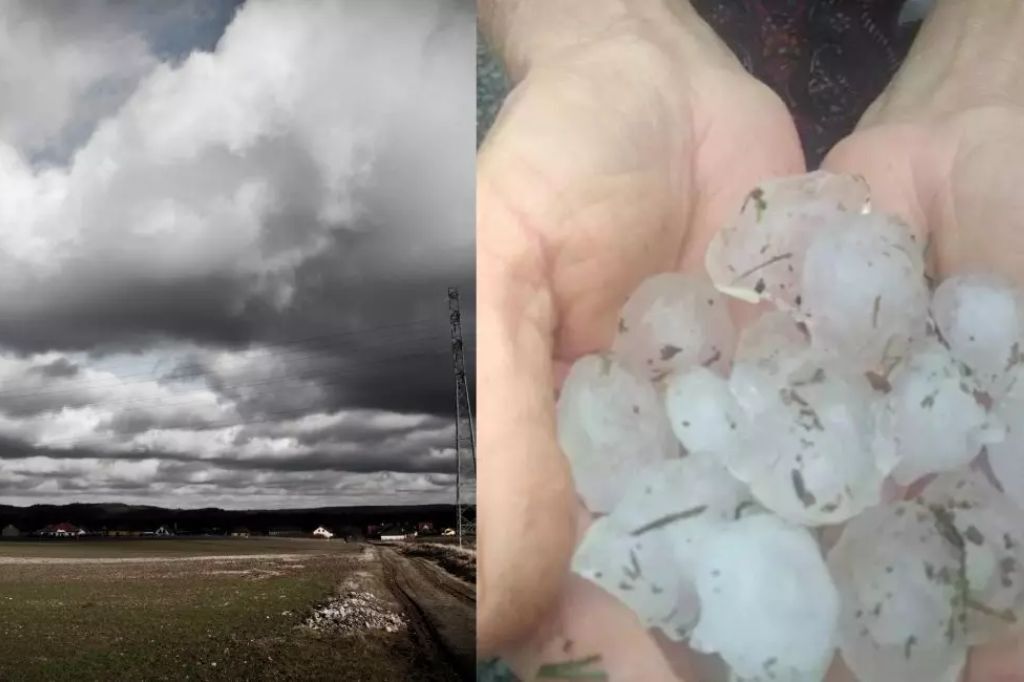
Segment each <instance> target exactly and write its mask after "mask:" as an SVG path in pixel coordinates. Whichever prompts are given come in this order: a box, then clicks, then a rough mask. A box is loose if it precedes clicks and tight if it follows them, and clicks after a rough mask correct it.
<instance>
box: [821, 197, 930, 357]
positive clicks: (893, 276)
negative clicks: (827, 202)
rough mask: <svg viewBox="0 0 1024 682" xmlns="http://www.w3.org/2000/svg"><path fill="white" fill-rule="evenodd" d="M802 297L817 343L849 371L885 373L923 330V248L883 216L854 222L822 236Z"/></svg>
mask: <svg viewBox="0 0 1024 682" xmlns="http://www.w3.org/2000/svg"><path fill="white" fill-rule="evenodd" d="M801 290H802V291H803V305H802V308H801V312H802V314H803V316H804V318H805V319H806V321H807V326H808V327H809V328H810V331H811V338H812V340H813V343H814V344H815V345H817V346H819V347H820V348H822V349H823V350H825V351H826V352H829V353H831V354H832V355H834V356H836V357H840V358H842V361H843V362H844V363H845V364H846V365H848V366H856V367H859V368H863V369H865V370H879V369H881V370H884V369H885V368H886V367H887V366H888V365H889V363H890V362H891V361H892V360H893V359H896V358H898V357H899V356H900V355H901V354H902V352H903V351H904V350H905V349H906V347H907V346H908V345H909V343H910V339H911V338H913V337H917V336H921V335H922V334H923V332H924V329H925V320H926V318H927V310H928V288H927V285H926V284H925V280H924V259H923V255H922V250H921V247H920V246H918V245H917V244H916V243H915V242H914V241H913V237H912V235H911V233H910V230H909V228H908V227H907V226H906V225H904V224H903V223H901V222H899V221H898V220H896V219H894V218H891V217H889V216H886V215H883V214H878V213H869V214H866V215H849V216H845V217H844V218H843V219H842V220H839V221H836V222H834V223H832V224H830V225H828V226H827V227H825V228H823V229H821V230H819V231H818V232H817V233H816V234H815V235H814V237H813V239H812V240H811V243H810V246H809V247H808V249H807V254H806V256H805V259H804V268H803V278H802V281H801Z"/></svg>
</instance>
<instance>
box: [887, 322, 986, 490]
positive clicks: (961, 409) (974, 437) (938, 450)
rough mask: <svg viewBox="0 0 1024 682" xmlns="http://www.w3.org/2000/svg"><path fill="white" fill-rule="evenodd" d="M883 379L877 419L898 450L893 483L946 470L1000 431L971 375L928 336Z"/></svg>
mask: <svg viewBox="0 0 1024 682" xmlns="http://www.w3.org/2000/svg"><path fill="white" fill-rule="evenodd" d="M889 383H890V385H891V390H890V391H889V393H888V395H887V396H886V400H885V402H884V403H883V406H882V408H881V409H880V410H879V417H878V421H879V432H880V434H881V436H882V438H883V439H886V440H889V441H890V442H891V443H892V444H893V445H894V447H895V448H896V450H897V451H898V452H899V456H900V461H899V464H897V465H896V468H895V469H894V470H893V478H894V479H895V480H896V482H897V483H900V484H903V485H909V484H910V483H913V482H914V481H916V480H917V479H919V478H921V477H922V476H925V475H927V474H931V473H939V472H943V471H952V470H953V469H956V468H958V467H960V466H963V465H965V464H967V463H968V462H970V461H971V460H972V459H974V458H975V457H976V456H977V455H978V453H979V452H980V450H981V448H982V447H983V446H985V445H990V444H992V443H997V442H999V441H1001V440H1002V439H1003V437H1004V435H1005V427H1004V425H1003V423H1002V420H1000V419H999V418H998V417H997V416H996V415H995V414H992V413H991V412H990V411H989V409H988V404H987V401H986V399H985V396H984V395H983V394H982V392H981V390H980V389H979V387H978V385H977V383H976V382H975V381H974V378H973V377H971V376H969V372H968V371H967V370H966V368H965V367H964V366H963V365H962V364H961V363H959V362H957V360H956V359H955V358H954V357H953V356H952V355H951V354H950V352H949V350H948V349H946V347H945V346H943V345H942V344H941V343H940V342H939V341H937V340H935V339H933V338H926V339H923V340H921V341H920V342H918V343H917V344H915V346H914V347H913V348H912V349H911V351H910V353H909V355H908V356H907V357H906V358H905V360H904V362H902V363H901V364H900V365H899V366H897V367H896V369H895V370H894V371H893V372H892V374H891V376H890V378H889Z"/></svg>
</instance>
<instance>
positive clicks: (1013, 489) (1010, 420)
mask: <svg viewBox="0 0 1024 682" xmlns="http://www.w3.org/2000/svg"><path fill="white" fill-rule="evenodd" d="M1007 377H1008V379H1009V381H1008V384H1007V391H1006V393H1005V395H1003V397H1002V398H1001V399H1000V400H999V402H998V403H996V405H995V410H996V412H997V413H998V414H999V416H1000V417H1001V418H1002V420H1003V421H1004V423H1005V424H1006V437H1005V438H1004V439H1003V440H1002V441H1001V442H999V443H993V444H991V445H989V446H988V447H987V450H988V462H989V465H990V466H991V467H992V472H993V474H995V477H996V479H997V480H998V481H999V484H1000V486H1002V489H1003V490H1004V491H1005V493H1006V495H1007V497H1009V498H1010V499H1011V500H1013V501H1014V502H1015V503H1016V504H1017V506H1018V507H1020V508H1021V509H1024V366H1016V367H1014V368H1013V369H1011V370H1010V372H1009V373H1008V374H1007Z"/></svg>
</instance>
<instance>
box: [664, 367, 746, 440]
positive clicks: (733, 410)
mask: <svg viewBox="0 0 1024 682" xmlns="http://www.w3.org/2000/svg"><path fill="white" fill-rule="evenodd" d="M664 395H665V410H666V412H667V414H668V420H669V424H670V425H671V426H672V431H673V433H675V435H676V438H678V439H679V442H680V443H682V444H683V446H684V447H685V448H686V449H687V450H688V451H690V452H695V451H701V450H702V451H707V452H714V453H717V454H718V455H719V457H721V458H723V460H724V459H726V458H734V457H736V455H737V454H738V453H739V450H740V442H741V441H740V438H741V434H742V433H743V431H744V430H745V428H746V422H747V415H746V413H745V412H744V411H743V410H742V409H741V408H740V406H739V404H738V403H737V402H736V398H735V397H734V396H733V394H732V392H731V391H730V390H729V383H728V382H727V381H726V380H725V379H724V378H723V377H721V376H719V375H718V374H716V373H714V372H712V371H711V370H709V369H707V368H705V367H695V368H693V369H691V370H689V371H686V372H681V373H673V374H670V375H669V376H668V377H667V378H666V380H665V386H664Z"/></svg>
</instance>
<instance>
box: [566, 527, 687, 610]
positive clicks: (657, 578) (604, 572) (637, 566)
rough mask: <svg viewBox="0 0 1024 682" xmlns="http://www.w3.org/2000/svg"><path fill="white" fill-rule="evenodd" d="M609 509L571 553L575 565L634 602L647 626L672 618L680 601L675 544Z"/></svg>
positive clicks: (577, 570)
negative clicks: (628, 523)
mask: <svg viewBox="0 0 1024 682" xmlns="http://www.w3.org/2000/svg"><path fill="white" fill-rule="evenodd" d="M636 530H637V529H636V528H633V527H629V526H625V525H623V523H622V522H621V520H620V519H618V518H616V517H615V516H614V515H612V514H609V515H607V516H602V517H600V518H598V519H596V520H595V521H594V522H593V523H592V524H590V527H589V528H588V529H587V532H586V533H585V534H584V536H583V540H582V542H580V545H579V547H577V548H576V553H575V554H574V555H573V558H572V570H573V572H574V573H576V574H577V575H579V576H581V577H583V578H585V579H587V580H589V581H590V582H592V583H594V584H596V585H597V586H598V587H600V588H601V589H603V590H604V591H605V592H607V593H609V594H610V595H612V596H613V597H615V598H616V599H618V600H619V601H621V602H622V603H624V604H625V605H626V606H628V607H629V609H630V610H631V611H633V613H635V614H636V616H637V618H638V619H639V620H640V622H641V623H642V624H643V625H644V627H654V626H658V625H661V624H662V623H664V622H666V621H668V620H669V619H670V618H671V617H672V615H673V611H674V610H675V609H676V608H677V606H676V604H677V603H678V601H679V587H678V586H679V584H680V581H679V578H678V576H677V575H675V574H674V573H673V572H672V570H671V567H672V565H673V560H672V550H671V548H670V547H669V545H668V543H666V542H665V541H664V539H663V538H661V537H658V536H656V535H651V534H643V533H639V534H638V533H636Z"/></svg>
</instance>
